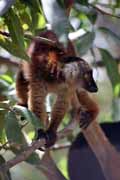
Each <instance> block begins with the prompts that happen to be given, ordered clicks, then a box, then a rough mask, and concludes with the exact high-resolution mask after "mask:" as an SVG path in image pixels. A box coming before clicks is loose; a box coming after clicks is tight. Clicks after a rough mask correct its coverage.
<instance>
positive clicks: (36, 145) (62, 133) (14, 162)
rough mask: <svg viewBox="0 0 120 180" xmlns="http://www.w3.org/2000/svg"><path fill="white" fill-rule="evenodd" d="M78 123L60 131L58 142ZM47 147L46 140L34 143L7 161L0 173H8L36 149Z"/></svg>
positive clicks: (0, 168)
mask: <svg viewBox="0 0 120 180" xmlns="http://www.w3.org/2000/svg"><path fill="white" fill-rule="evenodd" d="M76 123H77V122H72V123H70V124H69V125H68V126H67V127H66V128H65V129H64V130H62V131H60V132H59V133H58V134H57V140H59V139H62V138H65V137H67V135H69V134H70V133H71V132H72V131H73V129H74V128H75V127H76ZM44 145H45V139H40V140H36V141H34V142H33V143H32V144H31V145H30V146H28V147H26V149H25V150H24V151H23V152H22V153H21V154H19V155H17V156H16V157H15V158H13V159H11V160H9V161H7V162H6V163H5V164H3V165H1V166H0V171H5V172H6V171H8V170H9V169H10V168H12V167H13V166H15V165H17V164H18V163H20V162H22V161H25V160H26V159H27V158H28V157H29V156H30V155H31V154H32V153H33V152H34V151H35V150H36V149H39V148H40V147H43V146H44Z"/></svg>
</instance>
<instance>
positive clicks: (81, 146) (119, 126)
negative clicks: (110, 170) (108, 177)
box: [68, 122, 120, 180]
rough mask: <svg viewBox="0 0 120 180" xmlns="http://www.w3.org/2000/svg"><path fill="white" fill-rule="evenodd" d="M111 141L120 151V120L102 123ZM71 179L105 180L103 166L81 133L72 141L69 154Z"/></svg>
mask: <svg viewBox="0 0 120 180" xmlns="http://www.w3.org/2000/svg"><path fill="white" fill-rule="evenodd" d="M101 127H102V129H103V131H104V132H105V134H106V136H107V137H108V138H109V140H110V142H111V143H112V144H113V145H114V146H115V147H116V149H117V150H118V151H120V122H117V123H104V124H102V125H101ZM68 172H69V176H70V180H89V179H90V180H105V178H104V176H103V173H102V170H101V167H100V165H99V163H98V161H97V159H96V157H95V155H94V154H93V152H92V151H91V149H90V147H89V146H88V144H87V142H86V140H85V138H84V137H83V135H82V134H81V133H80V134H79V135H78V136H77V137H76V139H75V141H74V142H73V143H72V145H71V147H70V150H69V155H68Z"/></svg>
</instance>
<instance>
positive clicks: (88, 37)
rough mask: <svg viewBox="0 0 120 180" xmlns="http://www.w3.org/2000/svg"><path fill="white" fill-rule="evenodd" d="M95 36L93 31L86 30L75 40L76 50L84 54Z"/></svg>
mask: <svg viewBox="0 0 120 180" xmlns="http://www.w3.org/2000/svg"><path fill="white" fill-rule="evenodd" d="M94 38H95V33H94V32H88V33H86V34H84V35H83V36H81V37H80V38H79V39H78V40H77V41H76V47H77V51H78V53H79V54H80V55H83V54H85V53H86V52H87V51H88V50H89V49H90V48H91V47H92V44H93V41H94Z"/></svg>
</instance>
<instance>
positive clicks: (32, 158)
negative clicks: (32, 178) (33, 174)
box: [26, 152, 40, 165]
mask: <svg viewBox="0 0 120 180" xmlns="http://www.w3.org/2000/svg"><path fill="white" fill-rule="evenodd" d="M26 162H27V163H29V164H31V165H37V164H40V158H39V156H38V154H37V153H35V152H34V153H32V154H31V155H30V156H29V157H28V158H27V159H26Z"/></svg>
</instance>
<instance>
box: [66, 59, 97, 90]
mask: <svg viewBox="0 0 120 180" xmlns="http://www.w3.org/2000/svg"><path fill="white" fill-rule="evenodd" d="M65 61H66V62H65V63H66V65H65V68H64V72H65V74H66V79H67V80H68V81H71V82H72V81H73V82H75V85H76V86H77V87H78V88H83V89H85V90H87V91H88V92H97V91H98V88H97V85H96V83H95V81H94V78H93V72H92V69H91V67H90V66H89V64H88V63H87V62H86V61H84V60H83V59H80V58H79V57H68V59H65Z"/></svg>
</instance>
